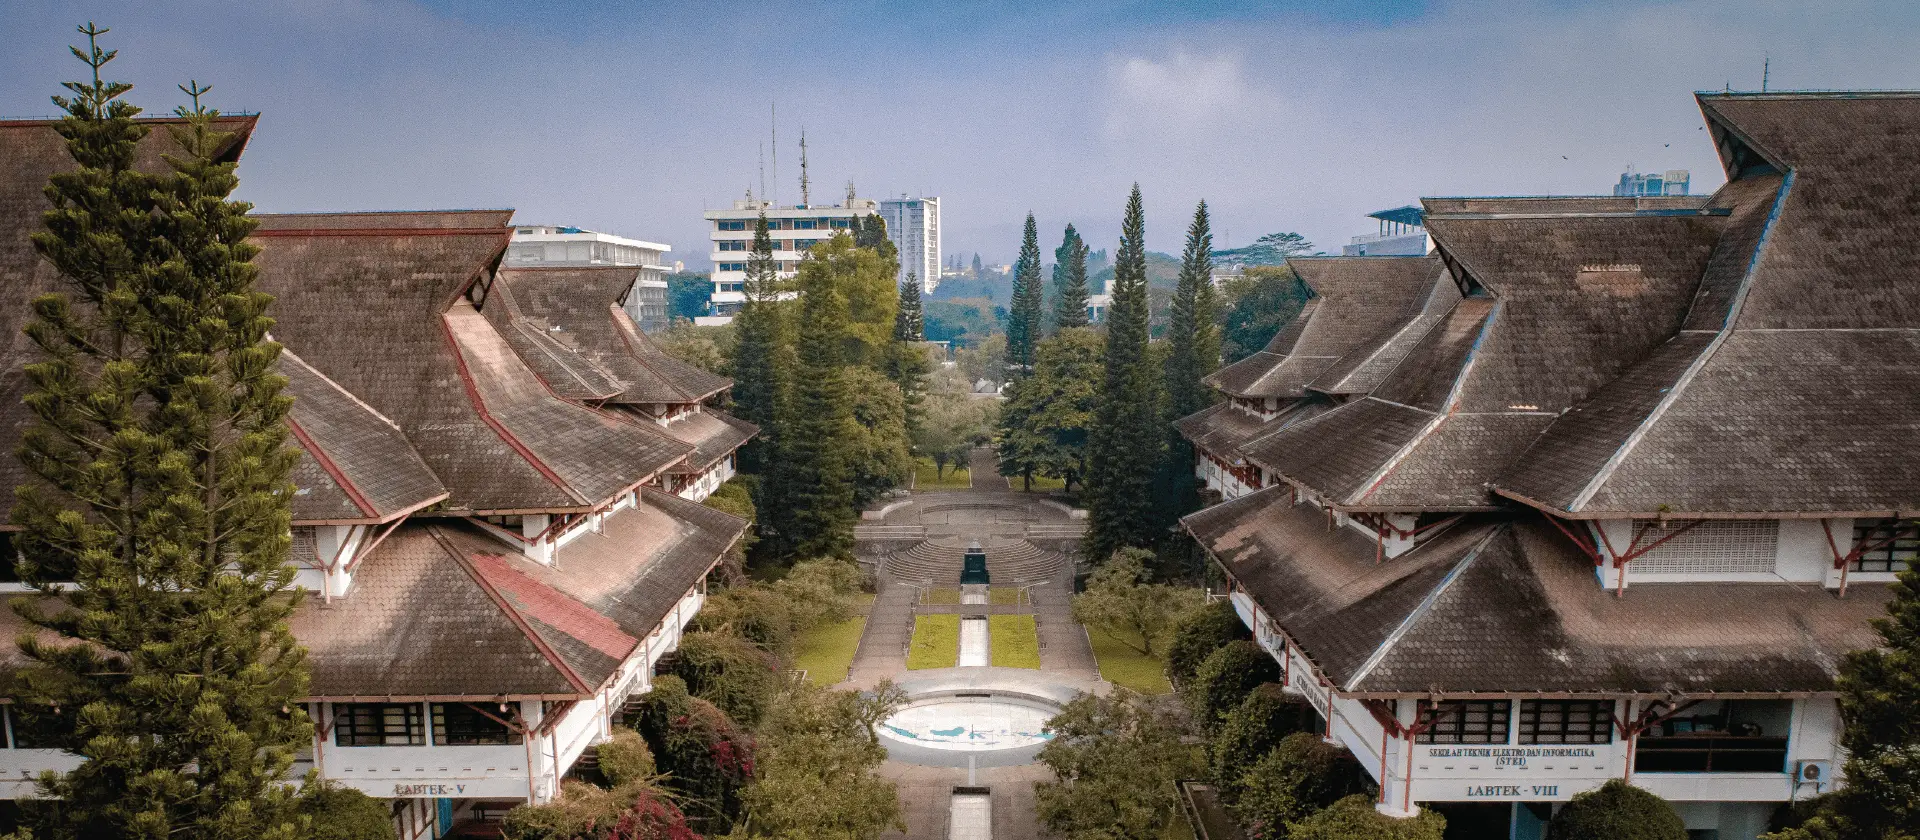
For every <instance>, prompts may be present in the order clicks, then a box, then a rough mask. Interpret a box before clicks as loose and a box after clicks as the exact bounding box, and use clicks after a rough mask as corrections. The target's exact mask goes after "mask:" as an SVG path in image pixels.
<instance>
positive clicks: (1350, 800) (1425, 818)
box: [1286, 795, 1447, 840]
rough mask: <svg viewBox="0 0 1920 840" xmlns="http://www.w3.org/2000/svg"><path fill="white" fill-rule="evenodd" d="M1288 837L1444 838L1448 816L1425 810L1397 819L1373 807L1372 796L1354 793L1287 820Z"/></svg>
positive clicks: (1291, 839) (1305, 839)
mask: <svg viewBox="0 0 1920 840" xmlns="http://www.w3.org/2000/svg"><path fill="white" fill-rule="evenodd" d="M1287 830H1288V833H1287V835H1286V836H1287V837H1288V838H1289V840H1441V838H1442V837H1443V836H1445V835H1446V832H1447V818H1446V817H1443V816H1440V815H1439V814H1436V813H1434V812H1432V811H1427V810H1422V811H1421V812H1420V813H1419V814H1416V815H1414V816H1412V817H1409V818H1407V819H1395V818H1393V817H1389V816H1387V815H1385V814H1382V813H1380V812H1379V811H1375V810H1374V809H1373V797H1371V796H1362V795H1354V796H1349V797H1347V798H1345V799H1342V800H1340V801H1339V802H1335V803H1333V805H1332V807H1329V808H1326V809H1325V810H1322V811H1320V812H1319V813H1316V814H1314V815H1313V816H1310V817H1307V818H1306V819H1304V820H1299V821H1297V822H1293V823H1288V825H1287Z"/></svg>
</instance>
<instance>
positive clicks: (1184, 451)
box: [1159, 201, 1220, 525]
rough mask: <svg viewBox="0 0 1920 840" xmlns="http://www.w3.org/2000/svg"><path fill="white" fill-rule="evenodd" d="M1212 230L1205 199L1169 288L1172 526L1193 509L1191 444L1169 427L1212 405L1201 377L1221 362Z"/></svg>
mask: <svg viewBox="0 0 1920 840" xmlns="http://www.w3.org/2000/svg"><path fill="white" fill-rule="evenodd" d="M1212 251H1213V234H1212V233H1211V232H1210V231H1209V230H1208V220H1207V203H1206V202H1205V201H1202V202H1200V206H1199V207H1198V208H1196V209H1195V210H1194V211H1193V224H1191V225H1189V226H1188V227H1187V248H1186V251H1185V252H1184V253H1183V254H1182V255H1181V258H1180V281H1179V284H1178V285H1176V286H1175V287H1174V290H1173V306H1172V311H1171V313H1170V314H1169V317H1168V324H1167V345H1168V353H1167V360H1166V367H1165V374H1166V400H1167V406H1166V408H1167V411H1166V416H1165V417H1164V418H1162V422H1163V423H1164V425H1163V427H1162V428H1164V429H1166V430H1167V458H1166V462H1165V468H1164V474H1163V475H1162V476H1161V480H1160V482H1159V490H1160V494H1161V499H1160V522H1161V524H1163V525H1171V524H1173V520H1174V519H1175V518H1177V517H1178V516H1179V515H1180V514H1183V513H1187V512H1188V511H1189V510H1191V509H1192V507H1193V505H1194V502H1195V501H1196V497H1195V493H1194V488H1195V485H1196V484H1197V482H1196V480H1195V478H1194V474H1193V468H1194V451H1193V444H1192V443H1190V442H1188V441H1187V439H1186V438H1184V437H1182V436H1181V435H1180V433H1179V432H1178V431H1176V430H1174V428H1173V421H1175V420H1179V419H1180V418H1182V417H1185V416H1187V415H1189V414H1193V413H1194V412H1197V411H1199V410H1201V409H1203V408H1206V407H1207V406H1209V405H1211V404H1213V392H1212V391H1211V390H1210V389H1208V388H1207V386H1206V385H1205V384H1204V383H1202V382H1201V381H1200V379H1201V377H1204V376H1206V375H1207V374H1208V373H1210V372H1212V371H1213V369H1214V368H1215V367H1216V366H1218V365H1219V364H1220V322H1219V314H1218V312H1217V309H1218V306H1219V304H1218V302H1217V298H1216V296H1215V294H1214V289H1213V280H1212V276H1211V275H1212V274H1213V261H1212V260H1211V259H1210V257H1209V254H1210V253H1211V252H1212Z"/></svg>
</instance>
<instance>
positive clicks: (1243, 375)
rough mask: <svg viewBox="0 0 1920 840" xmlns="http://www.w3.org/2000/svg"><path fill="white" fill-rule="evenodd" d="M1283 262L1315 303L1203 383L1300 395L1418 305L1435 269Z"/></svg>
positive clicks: (1331, 260)
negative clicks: (1251, 352) (1261, 346)
mask: <svg viewBox="0 0 1920 840" xmlns="http://www.w3.org/2000/svg"><path fill="white" fill-rule="evenodd" d="M1287 264H1288V265H1289V266H1291V267H1292V268H1293V271H1294V273H1295V274H1298V275H1299V277H1300V279H1301V281H1302V282H1304V283H1306V284H1307V286H1308V287H1309V288H1311V289H1312V290H1313V293H1314V298H1313V299H1312V300H1311V301H1308V303H1307V305H1306V307H1305V308H1303V309H1302V310H1301V312H1300V314H1299V315H1298V316H1296V317H1295V318H1294V320H1293V321H1291V322H1289V323H1288V325H1287V326H1286V327H1283V328H1282V329H1281V330H1280V332H1279V333H1277V334H1275V335H1274V337H1273V339H1272V340H1270V341H1269V342H1268V343H1267V346H1266V348H1265V349H1263V350H1261V351H1260V352H1258V353H1255V354H1254V355H1252V356H1249V357H1247V358H1245V359H1242V360H1240V361H1238V362H1235V363H1234V364H1232V365H1228V366H1227V367H1225V368H1222V369H1220V370H1219V371H1216V372H1215V373H1213V374H1212V375H1211V376H1209V377H1208V378H1207V380H1206V381H1207V382H1208V384H1211V385H1213V386H1214V387H1216V388H1219V389H1220V390H1222V391H1224V392H1226V393H1228V394H1232V395H1234V396H1237V397H1251V398H1270V397H1279V398H1293V397H1300V396H1304V395H1305V393H1306V386H1307V384H1308V383H1310V382H1313V381H1314V380H1315V378H1316V377H1318V376H1320V374H1321V373H1322V372H1324V371H1326V370H1327V369H1328V368H1329V367H1331V366H1332V365H1333V364H1334V363H1335V362H1338V361H1340V360H1341V358H1342V357H1343V356H1346V355H1347V354H1348V353H1350V352H1352V351H1353V350H1354V349H1355V348H1356V347H1358V346H1359V345H1360V344H1361V343H1362V342H1365V341H1366V340H1368V339H1369V338H1372V337H1374V336H1376V335H1378V334H1379V333H1380V332H1381V330H1383V329H1384V328H1385V327H1387V326H1388V325H1389V324H1392V323H1393V322H1395V321H1396V320H1397V319H1399V318H1401V317H1402V316H1404V315H1405V314H1406V312H1407V311H1408V309H1409V308H1410V307H1414V306H1416V305H1418V304H1419V303H1420V302H1421V295H1422V293H1423V292H1425V291H1427V290H1429V289H1430V288H1431V285H1432V281H1433V279H1434V277H1435V276H1436V275H1437V274H1438V272H1439V270H1440V264H1439V263H1438V262H1437V261H1435V260H1433V259H1432V258H1430V257H1294V258H1290V259H1288V260H1287Z"/></svg>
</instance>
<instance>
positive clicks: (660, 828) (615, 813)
mask: <svg viewBox="0 0 1920 840" xmlns="http://www.w3.org/2000/svg"><path fill="white" fill-rule="evenodd" d="M500 833H501V836H502V837H504V838H505V840H699V835H697V834H694V833H693V830H692V829H691V828H688V827H687V818H686V815H685V814H682V813H681V812H680V809H679V808H676V807H674V805H673V803H672V802H671V801H669V800H668V798H667V796H666V794H665V793H663V792H661V791H660V790H659V789H658V788H655V787H653V786H652V785H649V784H646V783H639V784H627V785H621V786H618V787H615V788H613V789H612V790H607V789H605V788H598V787H594V786H593V785H589V784H586V783H584V782H567V783H566V784H564V785H563V786H562V787H561V788H560V795H559V796H558V797H556V798H555V799H554V800H553V801H552V802H549V803H547V804H545V805H522V806H520V807H518V808H514V809H513V810H511V811H508V812H507V816H506V818H505V819H504V820H502V821H501V825H500Z"/></svg>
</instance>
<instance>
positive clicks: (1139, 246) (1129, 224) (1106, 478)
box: [1085, 184, 1166, 562]
mask: <svg viewBox="0 0 1920 840" xmlns="http://www.w3.org/2000/svg"><path fill="white" fill-rule="evenodd" d="M1113 268H1114V270H1113V285H1112V292H1113V303H1112V305H1111V307H1110V308H1109V309H1108V311H1107V312H1108V314H1107V349H1106V371H1105V375H1104V376H1103V377H1102V380H1101V384H1100V399H1099V403H1098V407H1097V408H1096V410H1095V412H1094V422H1093V427H1092V428H1091V429H1090V430H1089V432H1090V434H1089V436H1088V442H1087V461H1088V465H1087V510H1088V513H1089V519H1090V520H1091V521H1090V522H1089V523H1088V530H1087V537H1086V542H1085V550H1086V552H1087V556H1088V557H1090V558H1092V559H1093V560H1094V561H1095V562H1104V561H1105V560H1106V559H1107V557H1108V556H1109V555H1111V554H1112V553H1113V552H1114V551H1115V550H1117V549H1120V548H1124V547H1127V546H1146V545H1151V544H1152V543H1153V542H1154V540H1155V539H1156V538H1157V537H1158V536H1159V533H1158V531H1159V530H1160V529H1159V527H1158V521H1157V520H1156V518H1155V517H1154V491H1153V483H1154V477H1155V476H1156V475H1158V473H1159V470H1160V459H1161V453H1162V452H1163V451H1164V449H1165V446H1166V435H1165V434H1164V433H1163V432H1162V431H1161V430H1160V419H1161V415H1160V375H1159V371H1156V370H1154V366H1153V357H1152V354H1151V351H1150V348H1149V347H1148V343H1147V249H1146V222H1145V220H1144V219H1143V218H1142V210H1141V206H1140V185H1138V184H1135V185H1134V187H1133V193H1132V194H1131V195H1130V196H1128V198H1127V214H1126V220H1125V221H1124V222H1123V223H1122V225H1121V233H1120V250H1119V252H1118V253H1117V254H1116V255H1115V257H1114V267H1113Z"/></svg>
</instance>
